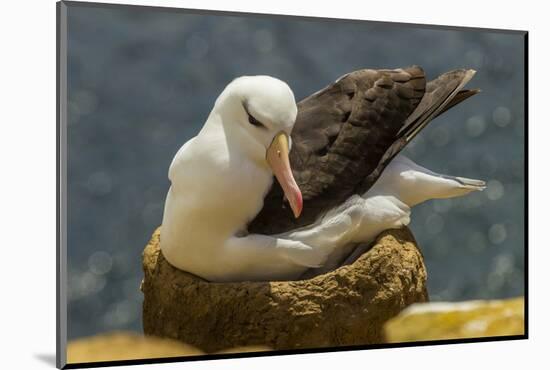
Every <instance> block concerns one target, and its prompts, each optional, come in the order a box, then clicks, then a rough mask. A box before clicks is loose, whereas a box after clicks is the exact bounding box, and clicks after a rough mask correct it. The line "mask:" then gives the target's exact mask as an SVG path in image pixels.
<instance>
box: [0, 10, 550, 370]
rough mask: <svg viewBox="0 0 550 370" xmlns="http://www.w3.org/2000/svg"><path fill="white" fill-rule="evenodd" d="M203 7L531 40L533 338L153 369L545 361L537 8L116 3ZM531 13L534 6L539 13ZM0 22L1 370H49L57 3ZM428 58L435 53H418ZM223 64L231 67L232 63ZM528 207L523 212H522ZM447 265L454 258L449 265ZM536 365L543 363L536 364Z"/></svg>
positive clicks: (543, 26) (544, 62) (543, 34)
mask: <svg viewBox="0 0 550 370" xmlns="http://www.w3.org/2000/svg"><path fill="white" fill-rule="evenodd" d="M111 2H114V3H131V4H143V5H161V6H173V7H186V8H200V9H218V10H238V11H247V12H260V13H278V14H296V15H311V16H324V17H334V18H354V19H370V20H381V21H401V22H410V23H429V24H443V25H457V26H474V27H489V28H511V29H520V30H528V31H530V35H529V39H530V40H529V41H530V46H529V74H530V78H529V85H530V89H529V141H530V144H529V157H530V166H529V171H530V176H529V180H530V181H529V182H530V183H529V198H530V202H529V221H530V222H529V230H530V232H529V236H530V240H529V281H530V290H529V293H530V294H529V298H530V310H529V311H530V312H529V314H530V315H529V318H530V328H529V329H530V330H529V333H530V339H529V340H523V341H513V342H498V343H482V344H461V345H452V346H451V345H447V346H430V347H419V348H404V349H386V350H370V351H354V352H345V353H323V354H314V355H293V356H277V357H264V358H251V359H240V360H218V361H207V362H191V363H183V364H181V363H180V364H165V365H143V366H137V367H133V368H136V369H137V368H158V369H176V368H177V369H191V368H193V369H195V368H197V369H213V368H216V369H234V368H239V369H241V368H242V369H257V368H259V367H262V368H265V369H275V368H281V367H289V366H292V368H294V367H305V368H312V367H315V368H323V369H325V368H326V369H336V368H339V369H343V368H344V367H346V366H347V367H354V368H356V367H360V368H364V369H372V368H376V367H384V368H390V369H394V368H398V367H400V368H410V367H412V368H425V369H436V368H437V369H441V368H444V369H459V368H460V369H462V368H464V367H467V368H469V367H471V368H497V369H508V368H510V369H512V368H515V369H517V368H520V367H521V366H522V365H530V364H535V363H536V362H539V361H540V362H542V363H543V364H544V363H546V365H543V366H548V359H547V357H546V356H544V352H543V351H544V350H546V349H547V348H548V342H547V340H548V339H550V338H549V335H548V330H549V325H548V322H549V316H550V313H549V312H548V309H549V304H548V293H549V292H550V289H549V288H548V281H549V278H548V274H547V271H548V270H549V268H548V267H547V266H548V264H549V263H550V256H549V253H548V250H549V249H548V240H546V239H547V238H545V236H546V235H548V234H547V233H546V232H545V228H547V227H548V226H547V223H548V218H547V216H546V212H545V211H546V210H547V209H549V208H550V204H549V201H548V197H546V190H547V189H548V187H549V182H550V176H549V175H548V172H547V171H548V170H549V169H550V166H549V165H548V164H547V160H548V159H549V155H548V153H547V149H548V147H549V145H550V144H549V143H548V137H549V136H550V129H549V127H550V122H549V120H548V113H547V112H548V105H549V103H548V99H549V98H550V94H549V90H548V86H549V85H550V81H549V78H548V76H550V73H548V69H547V66H548V65H549V45H550V38H549V37H548V36H549V34H550V30H549V23H550V21H549V20H548V10H547V9H545V8H546V7H545V6H544V5H545V2H544V1H537V2H534V1H533V2H531V3H529V2H527V1H514V2H513V4H512V5H508V4H505V3H504V1H503V0H500V1H481V0H478V1H468V0H461V1H459V2H444V1H441V0H434V1H420V0H417V1H412V0H409V1H401V0H399V1H398V0H392V1H363V2H355V3H354V2H351V1H344V0H339V1H336V2H324V1H321V0H316V1H311V2H309V3H308V2H306V1H297V0H292V1H283V0H277V1H264V2H260V1H253V0H248V1H246V0H232V1H223V0H218V1H214V0H208V1H206V0H203V1H183V0H180V1H176V0H173V1H168V0H166V1H153V0H142V1H132V0H127V1H116V0H112V1H111ZM535 4H536V5H535ZM1 16H2V21H1V22H0V30H1V32H0V37H1V38H2V42H1V43H0V50H1V57H0V63H1V66H2V68H1V71H2V72H1V75H0V76H1V77H0V94H1V95H2V98H1V100H0V122H1V126H0V127H1V128H0V130H1V131H0V161H1V162H0V164H1V167H0V169H1V173H2V175H1V180H0V186H1V191H0V196H1V198H0V200H1V202H0V216H1V218H2V220H1V225H2V227H1V230H2V252H1V253H0V256H1V257H0V258H1V259H0V273H1V275H2V276H1V280H0V282H1V288H0V289H1V290H0V292H1V293H0V310H1V312H0V320H1V321H0V324H1V326H0V335H1V338H2V342H3V343H2V351H1V353H2V356H0V362H1V363H2V365H0V366H1V367H2V368H9V369H12V368H13V369H18V368H25V369H37V368H52V367H53V366H54V362H53V361H54V354H55V248H56V238H55V210H56V206H55V184H56V178H55V176H56V175H55V173H56V172H55V137H56V132H55V94H56V92H55V89H56V84H55V50H56V49H55V1H54V0H33V1H31V0H25V1H15V0H12V1H5V2H3V3H2V11H1ZM418 52H419V53H421V52H424V53H434V52H437V50H430V48H429V45H426V50H419V51H418ZM228 62H230V61H228ZM522 211H523V210H521V209H518V210H517V212H522ZM449 262H450V263H451V261H449ZM537 367H540V366H537Z"/></svg>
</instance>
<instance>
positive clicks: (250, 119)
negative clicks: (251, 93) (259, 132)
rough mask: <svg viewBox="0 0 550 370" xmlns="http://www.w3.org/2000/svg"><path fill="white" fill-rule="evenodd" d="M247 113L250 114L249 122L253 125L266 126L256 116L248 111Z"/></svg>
mask: <svg viewBox="0 0 550 370" xmlns="http://www.w3.org/2000/svg"><path fill="white" fill-rule="evenodd" d="M247 114H248V122H249V123H250V124H251V125H252V126H256V127H265V126H264V125H263V124H262V123H261V122H260V121H258V120H257V119H256V118H254V117H253V116H252V115H251V114H250V113H247Z"/></svg>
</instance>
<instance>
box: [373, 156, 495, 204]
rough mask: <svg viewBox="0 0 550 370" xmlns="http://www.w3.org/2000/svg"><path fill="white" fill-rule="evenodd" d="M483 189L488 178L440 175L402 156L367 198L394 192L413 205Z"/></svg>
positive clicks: (391, 163) (384, 174)
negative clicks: (476, 178)
mask: <svg viewBox="0 0 550 370" xmlns="http://www.w3.org/2000/svg"><path fill="white" fill-rule="evenodd" d="M483 189H485V182H484V181H481V180H475V179H468V178H465V177H458V176H449V175H442V174H438V173H435V172H433V171H430V170H429V169H427V168H424V167H422V166H420V165H418V164H416V163H414V162H413V161H411V160H410V159H409V158H407V157H405V156H404V155H398V156H396V157H395V158H394V159H393V160H392V161H391V162H390V164H389V165H388V166H387V167H386V169H385V170H384V172H383V173H382V175H381V176H380V178H379V179H378V181H377V182H376V183H375V184H374V186H373V187H372V188H371V189H370V190H369V191H368V192H367V193H366V194H365V196H364V197H367V198H368V197H369V196H373V195H391V196H395V197H396V198H398V199H399V200H401V201H402V202H403V203H405V204H407V205H408V206H409V207H413V206H415V205H417V204H419V203H422V202H425V201H427V200H430V199H443V198H454V197H459V196H462V195H466V194H468V193H470V192H472V191H481V190H483Z"/></svg>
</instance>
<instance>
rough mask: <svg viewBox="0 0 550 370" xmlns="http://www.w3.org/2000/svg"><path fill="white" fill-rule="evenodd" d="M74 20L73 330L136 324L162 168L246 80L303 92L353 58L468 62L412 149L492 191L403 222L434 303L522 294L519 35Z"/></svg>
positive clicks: (364, 63) (428, 163) (126, 15)
mask: <svg viewBox="0 0 550 370" xmlns="http://www.w3.org/2000/svg"><path fill="white" fill-rule="evenodd" d="M68 18H69V23H68V45H69V47H68V55H69V60H68V69H69V79H68V83H69V86H68V88H69V91H68V98H69V105H68V109H69V128H68V146H69V153H68V172H69V176H68V199H69V204H68V260H69V266H68V268H69V295H68V296H69V307H68V312H69V318H68V319H69V320H68V335H69V339H74V338H77V337H81V336H85V335H92V334H96V333H99V332H104V331H110V330H134V331H141V304H142V295H141V293H140V291H139V284H140V281H141V278H142V271H141V252H142V250H143V247H144V246H145V244H146V243H147V241H148V239H149V237H150V235H151V233H152V232H153V230H154V229H155V228H156V227H157V226H158V225H159V224H160V223H161V221H162V211H163V205H164V198H165V195H166V191H167V190H168V187H169V182H168V178H167V171H168V166H169V164H170V162H171V159H172V157H173V156H174V154H175V153H176V151H177V150H178V149H179V147H180V146H181V145H182V144H183V143H184V142H185V141H187V140H188V139H189V138H191V137H192V136H194V135H195V134H196V133H197V132H198V130H199V129H200V127H201V126H202V124H203V123H204V121H205V119H206V117H207V115H208V113H209V112H210V109H211V107H212V105H213V103H214V100H215V99H216V97H217V96H218V94H219V93H220V92H221V91H222V90H223V88H224V87H225V85H227V83H229V82H230V81H231V80H232V79H234V78H235V77H238V76H241V75H254V74H267V75H272V76H275V77H278V78H280V79H282V80H284V81H286V82H288V83H289V85H290V86H291V88H292V89H293V90H294V93H295V96H296V98H297V100H301V99H302V98H304V97H306V96H308V95H309V94H311V93H313V92H315V91H317V90H318V89H320V88H322V87H324V86H325V85H327V84H328V83H330V82H331V81H333V80H335V79H336V78H337V77H339V76H341V75H342V74H344V73H347V72H350V71H353V70H356V69H360V68H397V67H404V66H408V65H411V64H418V65H420V66H422V67H423V68H424V69H425V71H426V73H427V74H428V76H429V77H430V78H435V77H436V76H437V75H438V74H440V73H443V72H445V71H447V70H450V69H453V68H474V69H476V70H477V71H478V73H477V75H476V76H475V78H474V79H473V81H472V82H471V83H470V84H469V86H470V87H479V88H481V89H482V93H481V94H479V95H478V96H476V97H474V98H472V99H470V100H468V101H467V102H466V103H463V104H461V105H460V106H459V107H457V108H454V109H452V110H451V111H449V112H448V113H445V115H443V116H442V117H440V118H438V119H437V120H435V121H434V122H433V123H432V124H431V125H430V126H429V127H428V128H426V129H425V130H424V131H423V132H422V133H421V134H420V135H419V136H418V137H417V138H415V140H414V141H413V142H412V143H411V145H410V146H409V147H408V149H407V150H406V154H407V155H408V156H410V157H411V158H412V159H413V160H414V161H416V162H417V163H419V164H421V165H423V166H425V167H428V168H430V169H432V170H434V171H437V172H442V173H447V174H452V175H459V176H464V177H471V178H479V179H484V180H486V181H487V182H488V188H487V189H486V190H485V191H484V192H482V193H476V194H472V195H469V196H467V197H463V198H458V199H452V200H439V201H430V202H427V203H425V204H422V205H420V206H418V207H416V208H415V209H414V210H413V217H412V223H411V228H412V230H413V232H414V234H415V236H416V238H417V240H418V242H419V244H420V246H421V248H422V251H423V253H424V256H425V259H426V264H427V268H428V272H429V292H430V296H431V299H432V300H435V301H437V300H451V301H456V300H466V299H489V298H504V297H511V296H517V295H522V294H523V293H524V292H523V286H524V213H523V212H524V211H523V210H524V201H525V196H524V194H525V193H524V192H525V188H524V160H525V158H524V144H523V143H524V127H525V122H524V108H525V102H524V90H523V89H524V67H525V66H524V44H523V42H524V40H523V35H522V34H520V33H510V32H489V31H477V30H445V29H434V28H422V27H417V26H402V25H395V24H381V23H371V22H344V21H322V20H312V19H302V18H288V17H267V16H233V15H231V16H230V15H223V16H221V15H212V14H209V15H203V14H202V15H201V14H189V13H183V12H169V11H166V10H153V9H146V8H137V7H128V8H101V7H92V6H72V5H71V6H69V10H68Z"/></svg>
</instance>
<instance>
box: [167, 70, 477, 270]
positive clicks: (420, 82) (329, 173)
mask: <svg viewBox="0 0 550 370" xmlns="http://www.w3.org/2000/svg"><path fill="white" fill-rule="evenodd" d="M473 74H474V71H472V70H455V71H451V72H448V73H445V74H443V75H441V76H440V77H438V78H437V79H435V80H433V81H430V82H428V83H427V82H426V78H425V75H424V72H423V71H422V69H421V68H420V67H417V66H413V67H409V68H403V69H396V70H370V69H365V70H359V71H356V72H352V73H349V74H347V75H345V76H343V77H341V78H340V79H338V80H337V81H336V82H334V83H333V84H331V85H329V86H328V87H326V88H325V89H323V90H321V91H319V92H317V93H315V94H313V95H311V96H310V97H308V98H306V99H304V100H303V101H301V102H300V103H298V105H297V106H296V103H295V100H294V95H293V93H292V90H291V89H290V88H289V87H288V85H286V84H285V83H284V82H282V81H280V80H278V79H275V78H272V77H268V76H251V77H240V78H237V79H235V80H234V81H233V82H231V83H230V84H229V85H228V86H227V87H226V88H225V90H224V91H223V92H222V94H221V95H220V96H219V97H218V99H217V100H216V103H215V105H214V108H213V109H212V112H211V113H210V115H209V117H208V119H207V121H206V123H205V124H204V127H203V128H202V130H201V131H200V132H199V134H198V135H197V136H196V137H194V138H192V139H191V140H189V141H188V142H187V143H185V144H184V145H183V146H182V148H181V149H180V150H179V151H178V153H177V154H176V156H175V157H174V160H173V161H172V164H171V166H170V170H169V178H170V180H171V183H172V185H171V188H170V190H169V192H168V195H167V199H166V204H165V210H164V217H163V224H162V229H161V249H162V252H163V254H164V256H165V258H166V259H167V260H168V262H170V263H171V264H172V265H174V266H176V267H178V268H180V269H182V270H185V271H188V272H191V273H194V274H196V275H198V276H201V277H203V278H205V279H207V280H211V281H241V280H275V279H277V280H281V279H295V278H298V277H299V276H300V275H302V274H303V272H304V271H306V270H307V269H308V268H311V267H320V266H323V265H325V266H328V265H333V264H334V263H335V261H336V260H339V259H341V258H342V256H343V252H342V251H344V250H346V251H349V247H350V246H351V245H354V244H357V243H360V242H365V241H369V240H370V239H371V238H372V237H374V236H376V235H375V234H376V233H378V232H380V231H382V230H383V229H385V228H390V227H400V226H402V225H406V224H408V222H409V214H410V207H412V206H414V205H415V204H418V203H419V202H422V201H424V200H427V199H432V198H444V197H453V196H458V195H462V194H465V193H468V192H470V191H473V190H481V189H483V187H484V183H483V182H482V181H478V180H471V179H465V178H458V177H451V176H442V175H438V174H435V173H433V172H431V171H429V170H426V169H424V168H422V167H420V166H418V165H416V164H415V163H413V162H412V161H410V160H409V159H407V158H405V157H403V156H402V155H400V154H399V152H400V151H401V150H402V149H403V148H404V147H405V145H406V144H407V143H408V142H410V140H412V139H413V137H414V136H415V135H416V134H418V132H419V131H420V130H421V129H422V128H424V127H425V126H426V125H427V124H428V123H429V122H430V121H431V120H432V119H433V118H435V117H436V116H438V115H439V114H441V113H443V112H444V111H445V110H447V109H449V108H450V107H452V106H454V105H456V104H458V103H460V102H461V101H463V100H464V99H466V98H468V97H470V96H472V95H474V94H475V93H476V92H477V91H478V90H462V88H463V87H464V85H465V84H466V83H467V82H468V81H469V80H470V79H471V78H472V76H473ZM289 151H290V153H289ZM392 160H393V161H392ZM274 175H275V177H276V179H277V182H274V181H273V176H274ZM272 184H273V186H272ZM373 185H374V186H373ZM284 198H286V200H285V199H284ZM287 202H288V203H287Z"/></svg>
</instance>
